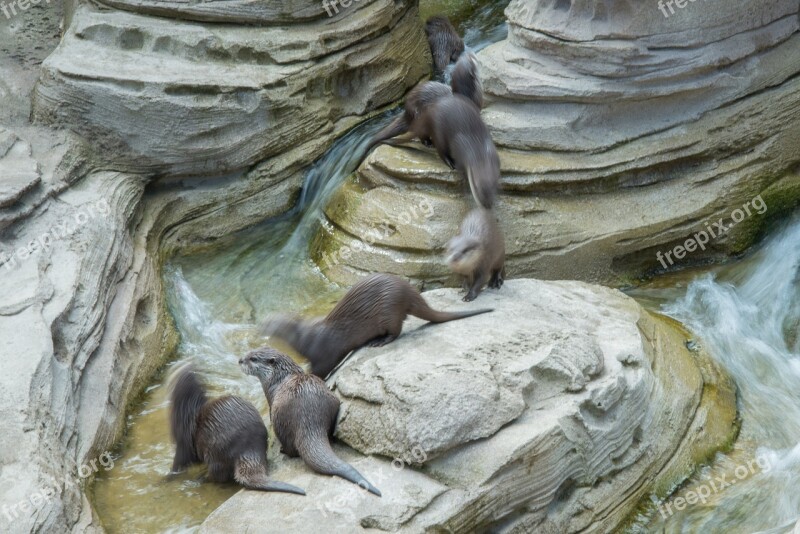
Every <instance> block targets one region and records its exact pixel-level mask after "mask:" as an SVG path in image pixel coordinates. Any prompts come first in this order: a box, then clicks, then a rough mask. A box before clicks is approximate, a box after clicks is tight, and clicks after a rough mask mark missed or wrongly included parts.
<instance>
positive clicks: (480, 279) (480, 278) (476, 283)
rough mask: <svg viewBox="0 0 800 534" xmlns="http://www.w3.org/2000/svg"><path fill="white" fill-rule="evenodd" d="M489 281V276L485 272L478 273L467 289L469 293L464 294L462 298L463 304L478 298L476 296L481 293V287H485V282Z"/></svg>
mask: <svg viewBox="0 0 800 534" xmlns="http://www.w3.org/2000/svg"><path fill="white" fill-rule="evenodd" d="M488 280H489V276H488V275H487V274H486V273H485V272H483V271H482V272H480V273H478V274H477V276H475V278H474V280H473V282H472V287H470V288H469V293H467V294H466V296H465V297H464V302H471V301H473V300H475V299H476V298H478V295H480V293H481V289H483V286H484V285H486V282H487V281H488Z"/></svg>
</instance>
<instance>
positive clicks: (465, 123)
mask: <svg viewBox="0 0 800 534" xmlns="http://www.w3.org/2000/svg"><path fill="white" fill-rule="evenodd" d="M410 131H411V132H412V133H413V134H414V135H415V136H416V137H419V138H420V139H425V138H430V139H431V140H432V141H433V146H434V147H436V152H437V153H438V154H439V157H440V158H442V160H443V161H444V162H445V163H447V164H448V165H449V166H450V167H451V168H455V169H458V171H459V172H461V173H462V174H463V175H464V176H466V177H467V181H468V182H469V185H470V189H471V190H472V196H473V197H474V198H475V201H476V202H477V203H478V204H479V205H481V206H483V207H484V208H487V209H490V208H491V207H492V206H493V205H494V200H495V197H496V196H497V189H498V187H499V184H500V158H499V157H498V155H497V149H496V148H495V146H494V142H492V137H491V135H489V129H488V128H487V127H486V124H484V122H483V119H481V114H480V110H479V109H478V108H477V107H476V106H475V104H474V103H473V102H472V101H471V100H469V99H468V98H466V97H465V96H462V95H453V96H451V97H443V98H440V99H438V100H436V101H435V102H434V103H433V104H432V105H431V106H430V107H429V108H427V109H424V110H423V111H422V113H420V115H419V116H418V117H417V118H416V119H415V120H414V122H413V123H412V124H411V127H410Z"/></svg>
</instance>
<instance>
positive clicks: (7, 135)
mask: <svg viewBox="0 0 800 534" xmlns="http://www.w3.org/2000/svg"><path fill="white" fill-rule="evenodd" d="M120 4H122V3H120ZM157 4H159V6H157V7H159V9H160V10H159V11H158V13H157V14H158V15H159V16H158V17H155V16H150V14H153V15H155V14H156V12H155V11H153V10H152V9H147V8H146V6H145V8H143V9H136V6H133V7H131V6H120V7H126V9H125V10H119V9H116V8H114V9H109V8H108V6H98V5H97V4H94V3H89V2H69V3H68V5H67V17H66V19H67V21H68V22H67V24H68V25H67V27H66V29H65V31H64V36H63V38H62V39H61V41H60V43H59V42H58V40H57V38H58V35H57V34H58V15H59V13H60V5H59V3H57V2H53V3H52V4H46V3H41V4H39V5H38V6H34V7H32V8H31V10H30V11H24V12H21V13H19V14H18V15H17V18H16V19H14V20H13V21H12V22H11V24H10V25H9V26H8V28H10V31H9V32H6V28H7V27H6V26H4V27H3V28H2V29H0V47H1V48H2V49H3V50H4V51H10V53H9V54H8V55H7V56H6V55H5V54H4V55H3V56H2V57H0V67H2V69H3V72H4V73H6V72H7V73H9V78H8V79H5V77H4V79H3V80H2V81H0V94H2V96H3V97H4V98H5V101H6V102H8V103H11V106H10V108H5V107H4V108H3V110H2V113H1V114H0V125H1V126H0V173H2V174H1V175H0V232H2V234H0V238H1V239H2V242H0V295H1V296H2V301H0V340H2V343H1V344H2V349H0V352H1V353H2V358H3V365H4V370H5V372H4V373H3V376H2V378H0V414H1V415H2V417H3V421H4V425H3V433H2V435H0V445H2V446H1V447H0V449H2V453H0V469H1V470H0V482H2V484H0V504H2V505H3V508H2V510H3V513H2V514H0V530H2V531H3V532H25V533H27V532H34V531H35V532H70V531H75V532H86V531H95V530H97V531H101V530H102V527H101V526H100V525H99V524H98V523H97V520H96V518H95V517H94V514H93V511H92V509H91V506H90V504H89V502H88V500H87V498H86V496H85V494H84V489H85V487H86V484H87V483H88V482H89V481H88V479H85V478H84V476H83V473H84V472H85V470H84V471H82V470H81V469H82V467H83V466H84V465H90V464H91V462H92V461H95V464H96V463H97V458H98V456H99V455H100V454H101V453H102V452H103V451H105V450H108V449H110V448H111V447H113V445H114V443H115V442H116V441H117V440H118V439H119V437H120V434H121V431H122V429H123V426H124V423H125V417H124V415H125V412H126V408H127V407H128V404H129V403H130V402H131V401H132V400H134V399H135V397H136V395H137V394H138V393H139V392H140V391H141V390H142V389H143V387H144V385H145V383H146V381H147V380H149V379H150V377H151V376H152V375H153V373H154V371H155V369H156V368H157V367H159V366H160V365H161V364H162V363H163V361H164V358H165V357H167V356H168V355H169V354H170V351H171V347H172V346H173V345H174V343H175V334H174V332H173V330H172V329H171V327H170V321H169V318H168V314H167V312H166V306H165V303H164V295H163V291H162V287H161V277H160V276H161V275H160V270H161V262H162V261H163V258H164V257H165V256H166V254H168V253H169V252H170V251H172V250H175V249H178V248H181V249H185V248H186V247H187V246H188V245H198V244H202V243H203V242H205V241H206V240H210V239H214V238H216V237H219V236H222V235H227V234H230V233H231V232H233V231H235V230H238V229H240V228H243V227H245V226H248V225H252V224H254V223H256V222H259V221H262V220H264V219H267V218H269V217H273V216H275V215H277V214H280V213H283V212H285V211H286V210H288V209H289V208H290V207H291V206H293V205H294V203H295V201H296V199H297V196H298V194H299V191H300V188H301V185H302V179H303V170H304V169H306V168H307V167H308V166H309V165H310V164H311V163H312V162H313V161H314V160H315V159H316V158H318V157H319V156H320V155H322V154H323V153H324V152H325V150H326V149H327V148H328V147H329V146H330V144H331V142H332V141H333V140H334V139H335V138H336V137H337V136H340V135H342V134H343V133H344V132H345V131H347V130H348V129H349V128H351V127H352V126H353V125H355V124H357V123H359V122H361V121H363V120H364V119H365V117H366V116H368V115H369V114H371V113H374V112H376V111H377V110H379V109H380V108H382V107H385V106H387V105H389V104H391V103H392V102H393V101H395V100H397V99H398V98H399V97H400V96H401V95H402V94H403V93H404V92H405V91H406V90H407V89H408V88H409V87H410V86H412V85H413V84H414V83H416V82H417V81H418V80H419V79H420V78H422V77H423V76H425V75H427V72H428V69H429V62H430V58H429V56H428V55H427V43H426V42H425V38H424V33H423V31H422V28H421V25H420V23H419V22H418V19H417V14H416V5H415V4H414V3H413V2H393V1H389V0H386V1H383V0H378V1H375V2H369V3H362V5H361V6H360V7H358V8H357V9H355V8H354V9H353V10H351V11H350V12H348V13H342V14H341V15H340V16H339V17H336V18H333V19H329V18H328V17H327V15H326V14H324V13H319V12H318V11H319V9H317V10H316V11H314V12H313V13H307V14H306V15H303V16H298V17H297V18H296V20H294V21H293V22H292V26H287V24H288V22H287V19H286V17H285V16H284V15H283V14H281V13H283V11H286V10H289V11H291V12H296V10H294V7H293V6H294V5H295V4H300V3H299V2H297V3H294V4H292V3H291V2H289V3H284V4H281V5H282V6H283V7H282V8H281V9H283V11H280V10H278V11H274V10H272V8H273V7H275V6H276V5H277V3H274V2H270V3H269V7H266V3H264V2H257V3H250V4H252V6H256V5H258V6H261V8H259V10H258V11H259V13H260V15H259V16H261V17H262V18H264V20H263V22H264V24H265V25H264V26H262V27H252V26H249V25H248V24H250V23H251V22H253V20H251V19H249V18H247V17H248V16H247V15H246V14H243V13H244V11H242V9H244V8H246V7H247V6H245V4H247V3H235V2H231V3H225V5H224V6H221V5H220V3H203V4H198V5H201V6H206V7H208V8H211V7H213V8H214V9H213V10H212V11H214V12H215V13H217V16H218V17H223V15H224V17H223V18H224V22H225V23H224V24H218V25H215V23H214V22H205V23H204V22H195V21H194V20H198V17H191V16H190V17H185V16H183V15H182V14H181V13H179V12H173V13H172V15H174V16H175V18H174V19H169V18H166V17H167V15H170V12H168V11H164V10H163V9H161V7H162V6H164V5H166V3H160V2H159V3H157ZM305 5H311V4H310V3H305ZM315 5H317V4H315ZM182 6H184V7H185V6H186V4H185V3H184V4H182ZM243 6H244V7H243ZM179 7H180V6H179ZM256 7H257V6H256ZM128 8H130V9H128ZM240 8H242V9H240ZM178 11H180V9H179V10H178ZM245 11H246V9H245ZM279 11H280V12H279ZM43 12H45V16H44V17H42V15H43ZM54 15H55V16H54ZM189 19H192V20H189ZM199 20H205V21H212V20H213V21H218V22H223V20H222V19H219V18H218V19H214V18H213V17H210V16H209V17H199ZM267 23H269V24H268V25H267ZM24 29H27V30H29V31H30V32H34V30H36V32H38V33H35V35H26V36H25V37H24V38H19V35H20V32H21V31H22V30H24ZM22 33H24V32H22ZM36 35H38V37H39V39H40V41H39V42H38V43H37V44H36V46H34V45H33V44H32V41H35V37H36ZM52 37H55V39H52ZM47 38H50V40H47ZM56 44H58V47H57V48H56V49H55V51H54V52H53V53H52V54H51V55H50V56H49V57H48V58H47V59H46V60H45V61H44V64H43V66H42V72H41V79H40V80H39V83H38V84H37V86H36V88H35V89H34V87H33V83H34V82H35V81H36V78H37V74H38V64H39V62H41V57H39V56H38V55H39V54H41V55H42V56H43V55H44V53H41V52H39V49H40V48H42V47H45V46H46V47H54V46H55V45H56ZM31 56H34V60H31ZM373 69H375V70H373ZM31 101H33V105H32V106H31ZM30 115H32V116H33V117H34V118H35V119H36V123H35V124H30V123H29V121H28V118H29V116H30ZM6 512H7V513H6Z"/></svg>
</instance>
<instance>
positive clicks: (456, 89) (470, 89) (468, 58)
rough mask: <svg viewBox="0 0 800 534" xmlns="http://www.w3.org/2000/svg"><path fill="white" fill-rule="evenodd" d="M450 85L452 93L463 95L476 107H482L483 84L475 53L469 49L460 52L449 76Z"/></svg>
mask: <svg viewBox="0 0 800 534" xmlns="http://www.w3.org/2000/svg"><path fill="white" fill-rule="evenodd" d="M450 87H451V89H452V90H453V94H457V95H462V96H465V97H467V98H469V99H470V100H472V101H473V102H474V103H475V105H476V106H478V109H481V108H483V85H482V84H481V78H480V74H479V73H478V58H477V57H476V56H475V54H473V53H472V52H469V51H467V52H464V53H463V54H461V57H460V58H458V61H457V62H456V66H455V68H454V69H453V73H452V75H451V76H450Z"/></svg>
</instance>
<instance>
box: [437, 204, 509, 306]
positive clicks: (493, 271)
mask: <svg viewBox="0 0 800 534" xmlns="http://www.w3.org/2000/svg"><path fill="white" fill-rule="evenodd" d="M505 262H506V248H505V242H504V238H503V233H502V232H501V230H500V226H499V225H498V224H497V220H496V218H495V214H494V212H493V211H491V210H485V209H482V208H475V209H474V210H472V211H470V212H469V213H468V214H467V216H466V217H464V221H463V222H462V223H461V229H460V233H459V235H457V236H455V237H454V238H453V239H451V240H450V242H449V243H448V244H447V263H448V265H449V266H450V269H451V270H452V271H453V272H454V273H456V274H460V275H462V276H463V277H464V289H465V290H466V291H467V294H466V295H465V296H464V300H465V301H467V302H469V301H472V300H475V298H476V297H477V296H478V295H479V294H480V292H481V290H482V289H483V286H484V285H486V284H487V283H488V284H489V287H490V288H493V289H500V287H501V286H502V285H503V278H504V277H505Z"/></svg>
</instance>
